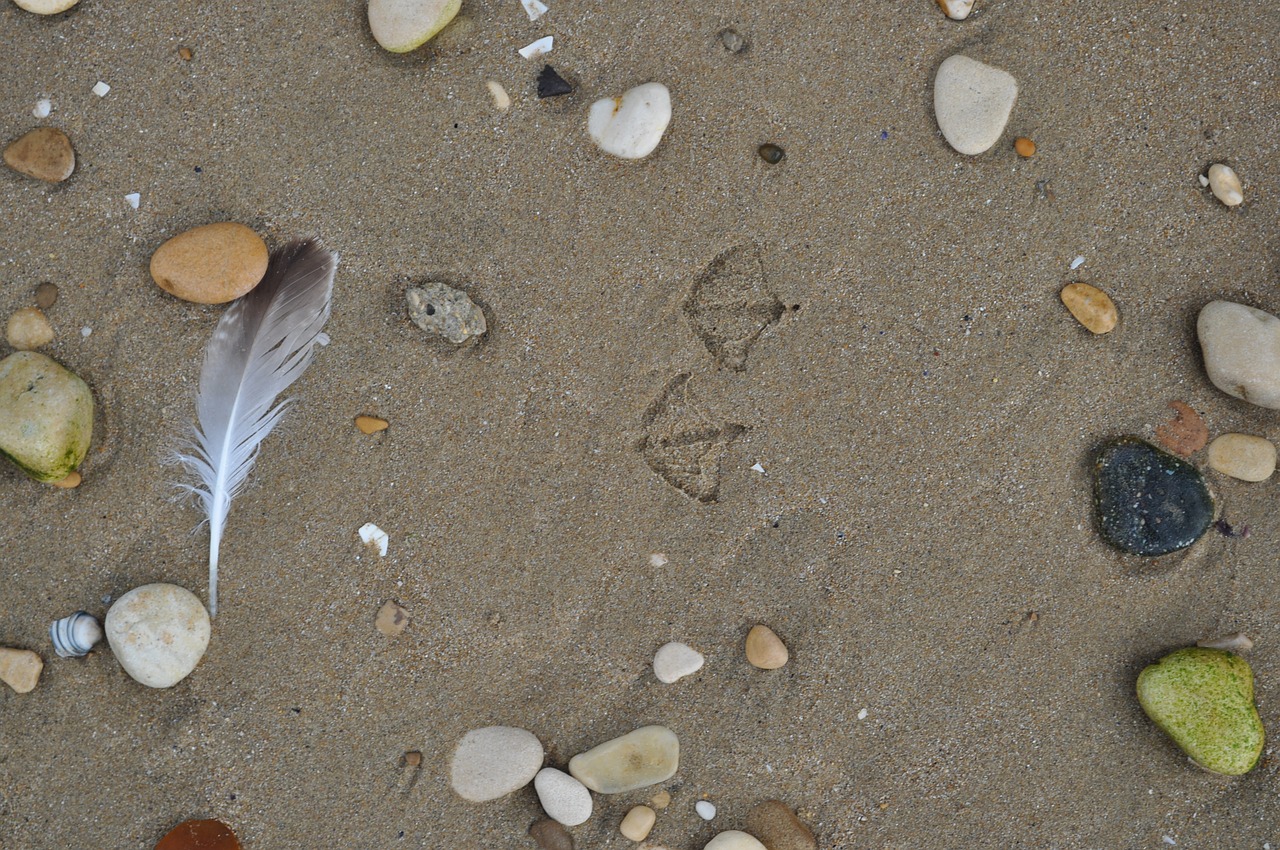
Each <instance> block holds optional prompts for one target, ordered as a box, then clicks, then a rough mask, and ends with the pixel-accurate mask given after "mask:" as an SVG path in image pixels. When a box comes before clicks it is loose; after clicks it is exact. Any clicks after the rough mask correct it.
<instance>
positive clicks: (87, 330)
mask: <svg viewBox="0 0 1280 850" xmlns="http://www.w3.org/2000/svg"><path fill="white" fill-rule="evenodd" d="M92 334H93V328H91V327H89V326H88V325H85V326H84V327H83V328H81V329H80V336H82V337H84V338H86V339H88V338H89V336H91V335H92Z"/></svg>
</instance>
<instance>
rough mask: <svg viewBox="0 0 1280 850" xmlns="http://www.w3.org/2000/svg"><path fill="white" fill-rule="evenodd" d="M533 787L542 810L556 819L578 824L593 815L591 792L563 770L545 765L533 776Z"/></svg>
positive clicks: (565, 822) (571, 824) (574, 824)
mask: <svg viewBox="0 0 1280 850" xmlns="http://www.w3.org/2000/svg"><path fill="white" fill-rule="evenodd" d="M533 789H534V791H536V792H537V794H538V802H539V803H541V804H542V810H543V811H544V812H546V813H547V815H548V816H549V817H550V818H551V819H552V820H554V821H557V822H559V823H562V824H564V825H565V826H577V825H578V824H580V823H586V821H587V819H588V818H590V817H591V792H590V791H588V790H587V787H586V786H585V785H583V784H582V783H581V782H579V781H578V780H576V779H574V778H573V777H572V776H570V775H569V774H567V773H565V772H564V771H563V770H556V769H555V768H554V767H544V768H543V769H542V770H540V771H538V775H537V776H535V777H534V778H533Z"/></svg>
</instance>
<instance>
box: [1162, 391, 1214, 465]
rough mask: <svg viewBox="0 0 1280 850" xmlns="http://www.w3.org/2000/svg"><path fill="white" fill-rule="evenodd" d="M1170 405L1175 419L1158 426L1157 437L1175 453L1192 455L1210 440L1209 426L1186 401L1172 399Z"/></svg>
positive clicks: (1182, 455)
mask: <svg viewBox="0 0 1280 850" xmlns="http://www.w3.org/2000/svg"><path fill="white" fill-rule="evenodd" d="M1169 407H1171V408H1173V411H1174V416H1173V421H1172V422H1166V423H1165V424H1163V425H1160V426H1158V427H1157V428H1156V439H1157V440H1159V441H1160V445H1162V446H1164V447H1165V448H1166V449H1168V450H1169V451H1171V452H1173V453H1174V454H1176V455H1178V456H1180V457H1191V456H1192V455H1193V454H1195V453H1196V452H1198V451H1200V450H1201V449H1203V448H1204V446H1205V443H1207V442H1209V426H1208V425H1206V424H1204V420H1203V419H1202V418H1200V414H1199V413H1197V412H1196V410H1195V408H1194V407H1192V406H1191V405H1189V404H1187V403H1186V402H1185V401H1171V402H1169Z"/></svg>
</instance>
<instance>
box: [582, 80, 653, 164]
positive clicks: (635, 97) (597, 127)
mask: <svg viewBox="0 0 1280 850" xmlns="http://www.w3.org/2000/svg"><path fill="white" fill-rule="evenodd" d="M670 123H671V92H669V91H667V87H666V86H664V85H663V84H662V83H645V84H644V85H642V86H636V87H635V88H633V89H628V90H627V91H625V92H623V94H622V96H621V97H606V98H601V99H600V100H597V101H596V102H595V103H593V104H591V110H590V111H589V112H588V113H587V133H588V135H590V136H591V140H592V141H593V142H595V143H596V145H597V146H598V147H599V148H600V150H602V151H604V152H605V153H607V154H611V155H613V156H616V157H619V158H620V159H644V158H645V157H646V156H648V155H649V154H651V153H653V152H654V150H655V149H656V148H657V147H658V143H659V142H661V141H662V134H663V133H665V132H666V131H667V125H668V124H670Z"/></svg>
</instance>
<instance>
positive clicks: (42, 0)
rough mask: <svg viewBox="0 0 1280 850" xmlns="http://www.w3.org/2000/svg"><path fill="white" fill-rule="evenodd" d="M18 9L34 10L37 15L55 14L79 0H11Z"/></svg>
mask: <svg viewBox="0 0 1280 850" xmlns="http://www.w3.org/2000/svg"><path fill="white" fill-rule="evenodd" d="M13 2H14V3H15V4H16V5H17V7H18V8H19V9H25V10H26V11H28V12H35V13H36V14H37V15H56V14H58V13H59V12H65V11H67V10H68V9H70V8H71V7H72V6H74V5H76V4H77V3H79V2H80V0H13Z"/></svg>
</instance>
